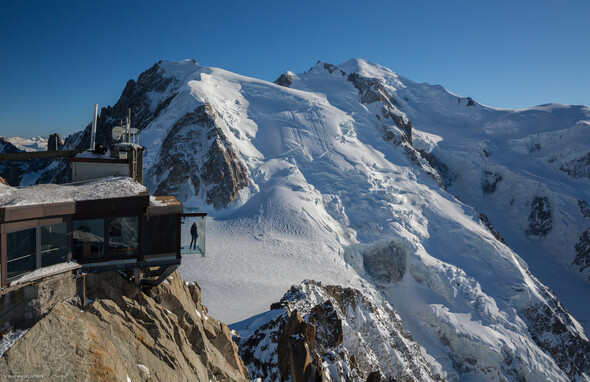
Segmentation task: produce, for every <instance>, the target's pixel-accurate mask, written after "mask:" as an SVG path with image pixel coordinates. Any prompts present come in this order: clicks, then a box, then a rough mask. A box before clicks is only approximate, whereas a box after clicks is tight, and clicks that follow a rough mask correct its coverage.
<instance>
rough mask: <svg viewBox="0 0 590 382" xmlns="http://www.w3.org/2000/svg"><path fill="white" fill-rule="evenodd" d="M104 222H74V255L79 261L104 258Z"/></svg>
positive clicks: (93, 220)
mask: <svg viewBox="0 0 590 382" xmlns="http://www.w3.org/2000/svg"><path fill="white" fill-rule="evenodd" d="M104 233H105V232H104V220H103V219H87V220H74V221H73V222H72V255H73V257H74V259H77V260H91V259H99V258H101V257H104V250H105V248H104Z"/></svg>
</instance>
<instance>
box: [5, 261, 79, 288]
mask: <svg viewBox="0 0 590 382" xmlns="http://www.w3.org/2000/svg"><path fill="white" fill-rule="evenodd" d="M78 268H80V264H78V263H76V262H73V261H70V262H64V263H59V264H54V265H50V266H48V267H43V268H39V269H37V270H35V271H33V272H30V273H27V274H25V275H23V276H22V277H19V278H18V279H16V280H13V281H12V282H11V283H10V286H13V285H17V284H24V283H26V282H28V281H33V280H37V279H40V278H43V277H47V276H52V275H55V274H57V273H65V272H67V271H73V270H74V269H78Z"/></svg>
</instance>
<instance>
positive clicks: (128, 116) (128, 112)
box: [127, 108, 131, 143]
mask: <svg viewBox="0 0 590 382" xmlns="http://www.w3.org/2000/svg"><path fill="white" fill-rule="evenodd" d="M127 143H131V108H129V109H127Z"/></svg>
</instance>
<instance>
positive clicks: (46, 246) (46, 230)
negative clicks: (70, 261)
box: [40, 223, 68, 267]
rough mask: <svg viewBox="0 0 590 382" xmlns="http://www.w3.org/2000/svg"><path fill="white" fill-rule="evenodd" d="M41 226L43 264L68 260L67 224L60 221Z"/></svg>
mask: <svg viewBox="0 0 590 382" xmlns="http://www.w3.org/2000/svg"><path fill="white" fill-rule="evenodd" d="M40 228H41V266H42V267H47V266H49V265H53V264H57V263H63V262H66V261H67V256H68V244H67V238H66V231H67V224H66V223H58V224H51V225H46V226H42V227H40Z"/></svg>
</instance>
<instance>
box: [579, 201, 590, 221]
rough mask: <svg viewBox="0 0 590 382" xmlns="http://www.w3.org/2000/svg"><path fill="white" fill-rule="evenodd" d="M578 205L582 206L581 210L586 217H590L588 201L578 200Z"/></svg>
mask: <svg viewBox="0 0 590 382" xmlns="http://www.w3.org/2000/svg"><path fill="white" fill-rule="evenodd" d="M578 207H580V212H581V213H582V215H584V217H585V218H590V207H588V203H587V202H586V201H585V200H578Z"/></svg>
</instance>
